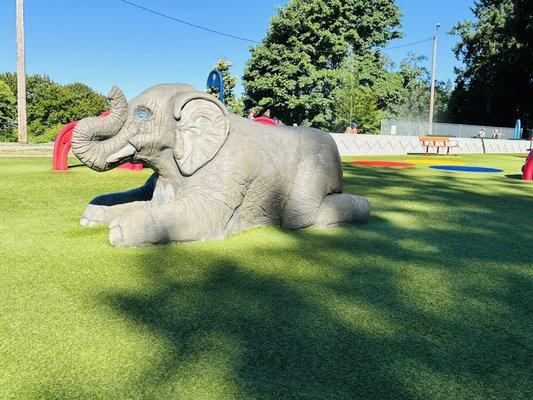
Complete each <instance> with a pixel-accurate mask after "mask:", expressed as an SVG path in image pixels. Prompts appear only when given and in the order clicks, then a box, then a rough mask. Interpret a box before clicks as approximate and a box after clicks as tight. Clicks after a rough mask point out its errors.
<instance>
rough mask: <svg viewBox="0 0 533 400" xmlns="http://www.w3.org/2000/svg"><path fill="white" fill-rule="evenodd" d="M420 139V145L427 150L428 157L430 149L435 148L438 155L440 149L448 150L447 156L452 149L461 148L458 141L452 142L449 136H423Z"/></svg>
mask: <svg viewBox="0 0 533 400" xmlns="http://www.w3.org/2000/svg"><path fill="white" fill-rule="evenodd" d="M418 139H419V140H420V144H421V145H422V147H425V148H426V155H428V152H429V148H430V147H435V148H436V149H437V154H439V149H440V148H441V147H442V148H445V149H446V154H450V149H451V148H452V147H457V146H459V143H457V142H456V141H453V140H450V138H449V137H447V136H424V135H421V136H419V137H418Z"/></svg>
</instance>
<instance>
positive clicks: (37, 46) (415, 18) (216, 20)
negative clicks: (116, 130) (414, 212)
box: [0, 0, 473, 98]
mask: <svg viewBox="0 0 533 400" xmlns="http://www.w3.org/2000/svg"><path fill="white" fill-rule="evenodd" d="M132 1H133V2H136V3H138V4H141V5H144V6H146V7H149V8H152V9H156V10H158V11H160V12H162V13H165V14H169V15H172V16H175V17H177V18H180V19H183V20H187V21H190V22H193V23H196V24H199V25H205V26H208V27H211V28H213V29H217V30H220V31H224V32H228V33H232V34H234V35H238V36H244V37H248V38H251V39H256V40H261V39H262V38H263V36H264V34H265V32H266V29H267V27H268V21H269V18H270V17H271V16H272V15H274V14H275V12H276V11H275V5H276V4H283V3H284V1H283V0H278V1H272V0H253V1H251V0H249V1H246V0H234V1H231V0H230V1H215V0H203V1H194V0H180V1H173V0H153V1H150V0H132ZM397 3H398V5H399V6H400V8H401V10H402V12H403V14H404V16H403V18H402V25H403V28H402V30H403V31H404V33H405V36H404V37H403V38H402V39H398V40H395V41H392V42H391V43H390V44H389V47H393V46H399V45H402V44H405V43H410V42H414V41H418V40H422V39H425V38H428V37H431V36H432V34H433V30H434V26H435V23H436V22H441V23H442V28H441V34H440V46H439V52H438V69H437V78H438V79H441V80H448V79H452V80H453V78H454V74H453V68H454V66H456V65H458V62H457V61H456V60H455V57H454V55H453V53H452V48H453V46H454V44H455V43H456V41H457V38H456V37H452V36H450V35H447V34H446V31H447V30H449V29H450V28H451V27H452V26H453V25H454V24H455V23H456V22H458V21H461V20H464V19H470V18H472V14H471V11H470V7H471V6H472V4H473V0H447V1H439V0H398V1H397ZM220 4H223V6H222V8H219V5H220ZM25 11H26V68H27V72H28V73H29V74H47V75H49V76H50V77H51V78H52V79H54V80H56V81H58V82H60V83H69V82H74V81H79V82H84V83H87V84H88V85H89V86H91V87H93V88H95V89H96V90H98V91H100V92H103V93H106V92H107V91H108V90H109V88H110V87H111V86H112V85H114V84H117V85H118V86H119V87H121V88H122V89H123V90H124V92H125V93H126V96H127V97H129V98H130V97H133V96H135V95H136V94H138V93H139V92H141V91H142V90H144V89H145V88H147V87H149V86H150V85H153V84H156V83H161V82H186V83H190V84H192V85H194V86H195V87H196V88H198V89H203V87H204V85H205V79H206V77H207V74H208V72H209V71H210V69H211V67H212V65H213V64H214V62H215V61H216V60H217V59H219V58H220V57H223V56H224V57H226V58H228V59H230V60H231V61H232V62H233V64H234V68H233V72H234V73H235V74H237V75H238V76H240V75H241V74H242V70H243V67H244V64H245V63H246V60H247V59H248V58H249V51H248V48H249V44H248V43H246V42H242V41H238V40H234V39H230V38H226V37H222V36H216V35H213V34H211V33H209V32H204V31H199V30H196V29H194V28H191V27H188V26H184V25H181V24H178V23H177V22H174V21H171V20H167V19H164V18H161V17H158V16H156V15H152V14H148V13H146V12H144V11H141V10H139V9H136V8H133V7H131V6H129V5H127V4H124V3H122V2H120V1H119V0H92V1H72V0H54V1H43V0H25ZM409 51H412V52H416V53H419V54H423V55H426V56H427V57H428V60H427V61H426V63H427V65H428V66H429V64H430V56H431V42H425V43H422V44H419V45H416V46H413V47H407V48H401V49H395V50H388V51H386V54H388V55H389V56H390V57H391V58H392V60H393V61H395V62H398V61H399V60H401V59H402V58H404V57H405V56H406V55H407V53H408V52H409ZM15 69H16V37H15V0H3V1H1V2H0V72H5V71H14V70H15Z"/></svg>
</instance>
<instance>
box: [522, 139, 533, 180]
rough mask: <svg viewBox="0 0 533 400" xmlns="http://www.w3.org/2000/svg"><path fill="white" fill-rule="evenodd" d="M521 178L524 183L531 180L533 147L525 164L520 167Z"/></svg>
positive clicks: (532, 173)
mask: <svg viewBox="0 0 533 400" xmlns="http://www.w3.org/2000/svg"><path fill="white" fill-rule="evenodd" d="M522 178H523V179H524V180H525V181H531V180H533V147H532V148H531V151H530V152H529V154H528V156H527V158H526V163H525V164H524V166H523V167H522Z"/></svg>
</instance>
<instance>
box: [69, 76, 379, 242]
mask: <svg viewBox="0 0 533 400" xmlns="http://www.w3.org/2000/svg"><path fill="white" fill-rule="evenodd" d="M108 97H109V100H110V105H111V112H110V114H109V115H107V116H106V117H90V118H85V119H83V120H81V121H80V122H79V123H78V124H77V126H76V128H75V130H74V133H73V138H72V148H73V151H74V154H75V155H76V156H77V157H78V158H79V159H80V160H81V161H82V162H83V163H85V164H86V165H88V166H89V167H91V168H93V169H95V170H97V171H106V170H109V169H111V168H114V167H116V166H117V165H119V164H120V163H122V162H125V161H136V162H142V163H143V165H145V166H147V167H149V168H152V169H153V170H154V174H153V175H152V176H151V177H150V178H149V179H148V181H147V182H146V183H145V184H144V185H143V186H142V187H140V188H137V189H133V190H130V191H126V192H121V193H112V194H106V195H102V196H98V197H96V198H95V199H93V200H92V201H91V203H90V204H89V205H88V206H87V208H86V210H85V212H84V213H83V216H82V218H81V224H82V225H84V226H88V227H90V226H96V225H109V228H110V232H109V239H110V242H111V243H112V244H113V245H116V246H145V245H151V244H159V243H168V242H181V241H195V240H210V239H221V238H224V237H227V236H228V235H231V234H233V233H236V232H241V231H244V230H246V229H248V228H251V227H255V226H264V225H281V226H282V227H285V228H289V229H300V228H307V227H320V228H325V227H329V226H335V225H338V224H340V223H350V222H359V221H365V220H367V219H368V217H369V214H370V204H369V203H368V201H367V200H366V199H364V198H362V197H359V196H355V195H351V194H343V193H342V164H341V161H340V156H339V152H338V150H337V147H336V145H335V142H334V141H333V139H332V138H331V137H330V136H329V135H328V134H327V133H324V132H322V131H319V130H317V129H311V128H303V127H278V126H267V125H261V124H258V123H256V122H253V121H250V120H247V119H244V118H241V117H238V116H236V115H232V114H230V113H229V112H228V111H227V110H226V108H225V106H224V105H223V104H222V103H220V102H219V101H218V100H216V99H215V98H213V97H212V96H210V95H207V94H204V93H200V92H197V91H196V90H195V89H194V88H193V87H191V86H188V85H184V84H163V85H157V86H153V87H151V88H149V89H148V90H146V91H144V92H143V93H141V94H140V95H139V96H138V97H136V98H135V99H133V100H132V101H131V102H130V103H129V104H128V102H127V101H126V99H125V97H124V95H123V94H122V92H121V91H120V89H118V88H117V87H114V88H113V89H112V90H111V92H110V93H109V96H108Z"/></svg>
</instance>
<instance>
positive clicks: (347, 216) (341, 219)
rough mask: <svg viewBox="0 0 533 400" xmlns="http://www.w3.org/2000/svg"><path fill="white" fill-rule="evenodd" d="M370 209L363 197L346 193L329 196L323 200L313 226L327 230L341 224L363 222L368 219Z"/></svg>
mask: <svg viewBox="0 0 533 400" xmlns="http://www.w3.org/2000/svg"><path fill="white" fill-rule="evenodd" d="M370 208H371V207H370V203H369V202H368V200H367V199H365V198H364V197H361V196H356V195H353V194H348V193H336V194H330V195H328V196H326V197H325V198H324V201H323V202H322V205H321V206H320V209H319V211H318V214H317V216H316V221H315V224H314V226H315V227H316V228H327V227H330V226H335V225H339V224H342V223H356V222H365V221H368V219H369V218H370Z"/></svg>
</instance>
